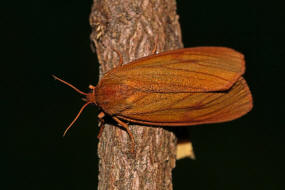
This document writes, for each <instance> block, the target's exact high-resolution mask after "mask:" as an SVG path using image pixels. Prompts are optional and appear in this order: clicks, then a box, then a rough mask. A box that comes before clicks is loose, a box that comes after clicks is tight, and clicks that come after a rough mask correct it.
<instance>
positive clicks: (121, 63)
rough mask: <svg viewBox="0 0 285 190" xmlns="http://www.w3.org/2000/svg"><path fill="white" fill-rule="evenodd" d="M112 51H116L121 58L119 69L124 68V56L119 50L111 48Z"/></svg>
mask: <svg viewBox="0 0 285 190" xmlns="http://www.w3.org/2000/svg"><path fill="white" fill-rule="evenodd" d="M111 49H112V50H114V51H115V52H116V53H117V54H118V56H119V58H120V61H119V64H118V67H120V66H122V65H123V56H122V54H121V53H120V52H119V51H118V50H116V49H114V48H111Z"/></svg>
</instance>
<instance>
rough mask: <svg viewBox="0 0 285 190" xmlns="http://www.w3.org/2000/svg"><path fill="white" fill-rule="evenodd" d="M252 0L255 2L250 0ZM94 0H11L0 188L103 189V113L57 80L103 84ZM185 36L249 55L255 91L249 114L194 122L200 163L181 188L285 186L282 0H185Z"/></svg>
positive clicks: (183, 175) (4, 21) (176, 180)
mask: <svg viewBox="0 0 285 190" xmlns="http://www.w3.org/2000/svg"><path fill="white" fill-rule="evenodd" d="M249 2H251V3H249ZM91 4H92V1H90V0H89V1H75V0H72V1H71V0H70V1H63V0H62V1H29V2H26V1H21V2H20V1H19V2H15V1H11V2H10V3H9V4H5V5H1V8H2V9H3V10H2V11H1V20H0V24H1V33H2V34H1V38H2V39H1V46H2V50H1V96H2V97H1V105H2V106H1V107H2V114H1V117H2V118H3V119H1V120H2V122H1V141H2V142H1V145H2V146H1V147H2V148H1V149H2V150H1V152H2V153H1V159H2V162H1V163H2V164H3V166H2V169H1V173H2V177H1V181H2V182H1V186H2V187H4V188H1V189H19V188H21V189H24V188H29V189H43V190H44V189H53V190H56V189H61V190H62V189H69V190H72V189H78V190H79V189H80V190H81V189H84V190H85V189H97V182H98V180H97V174H98V173H97V170H98V166H97V163H98V158H97V154H96V151H97V143H98V140H97V139H96V135H97V134H98V128H97V127H96V126H97V118H96V116H97V114H98V111H97V109H96V108H95V107H94V106H89V107H88V109H86V111H85V112H84V113H83V114H82V115H81V117H80V119H79V121H78V122H77V123H76V125H75V126H74V128H73V129H72V130H70V132H69V133H68V135H67V136H66V138H64V139H63V138H62V137H61V135H62V132H63V131H64V129H65V127H66V126H67V125H68V124H69V122H70V121H71V120H72V119H73V117H74V116H75V114H76V113H77V112H78V110H79V109H80V107H81V106H82V104H83V102H82V101H81V99H80V97H79V96H78V94H76V93H75V92H73V91H72V90H71V89H69V88H67V87H65V86H63V85H62V84H59V83H58V82H56V81H54V80H53V78H52V77H51V74H56V75H58V76H59V77H62V78H64V79H65V80H67V81H70V82H72V83H73V84H74V85H75V86H77V87H79V88H80V89H82V90H84V91H86V90H87V89H88V85H89V84H97V81H98V62H97V58H96V55H95V54H92V52H91V50H90V41H89V35H90V32H91V30H90V27H89V20H88V19H89V13H90V9H91ZM177 4H178V14H179V15H180V21H181V28H182V33H183V42H184V45H185V47H191V46H205V45H208V46H210V45H211V46H213V45H217V46H227V47H232V48H234V49H236V50H238V51H240V52H242V53H244V54H245V56H246V62H247V71H246V74H245V78H246V80H247V82H248V84H249V86H250V89H251V91H252V94H253V98H254V108H253V110H252V111H251V112H250V113H249V114H248V115H246V116H244V117H242V118H240V119H238V120H235V121H232V122H227V123H223V124H213V125H204V126H197V127H191V129H190V130H189V132H190V133H191V136H192V140H193V144H194V148H195V153H196V156H197V160H195V161H192V160H188V159H184V160H180V161H177V163H176V168H175V169H174V171H173V184H174V189H190V188H191V189H202V190H204V189H205V190H212V189H219V190H223V189H231V190H240V189H243V190H252V189H259V190H262V189H264V190H265V189H266V190H267V189H272V190H279V189H280V190H281V189H284V185H283V183H284V167H283V164H284V156H283V151H284V146H283V145H284V142H283V138H284V120H283V118H282V117H283V114H282V112H281V110H282V108H283V105H282V103H283V102H284V95H283V94H284V93H283V92H282V89H283V88H284V83H283V82H284V79H283V73H284V72H283V67H282V65H283V64H284V53H285V48H284V43H282V41H281V39H282V37H283V35H284V34H285V33H284V28H283V25H284V18H282V17H283V16H284V10H283V6H281V4H277V3H275V2H273V1H271V2H266V3H265V2H264V3H262V2H258V3H254V2H253V1H247V2H245V3H243V2H242V1H228V2H217V1H206V2H205V1H199V2H198V1H182V0H178V3H177Z"/></svg>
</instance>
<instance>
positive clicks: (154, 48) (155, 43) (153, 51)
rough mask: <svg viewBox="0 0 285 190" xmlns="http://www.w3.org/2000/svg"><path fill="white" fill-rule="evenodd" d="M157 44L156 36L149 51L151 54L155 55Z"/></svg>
mask: <svg viewBox="0 0 285 190" xmlns="http://www.w3.org/2000/svg"><path fill="white" fill-rule="evenodd" d="M157 43H158V35H157V36H156V37H155V41H154V47H153V49H152V51H151V54H152V55H153V54H156V50H157Z"/></svg>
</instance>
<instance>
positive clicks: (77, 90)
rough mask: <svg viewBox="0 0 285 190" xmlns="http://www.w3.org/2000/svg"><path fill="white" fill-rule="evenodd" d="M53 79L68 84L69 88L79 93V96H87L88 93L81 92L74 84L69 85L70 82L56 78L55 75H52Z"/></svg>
mask: <svg viewBox="0 0 285 190" xmlns="http://www.w3.org/2000/svg"><path fill="white" fill-rule="evenodd" d="M52 77H53V78H54V79H55V80H58V81H60V82H62V83H63V84H66V85H67V86H69V87H71V88H73V89H74V90H75V91H76V92H78V93H79V94H82V95H85V96H87V94H88V93H85V92H82V91H81V90H79V89H78V88H76V87H75V86H73V85H72V84H70V83H68V82H66V81H64V80H62V79H60V78H58V77H57V76H55V75H52Z"/></svg>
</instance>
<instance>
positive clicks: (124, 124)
mask: <svg viewBox="0 0 285 190" xmlns="http://www.w3.org/2000/svg"><path fill="white" fill-rule="evenodd" d="M113 119H114V120H115V121H116V122H117V123H118V124H120V125H121V126H122V127H123V128H124V129H126V130H127V132H128V134H129V136H130V138H131V141H132V153H134V152H135V139H134V136H133V134H132V132H131V131H130V129H129V125H128V124H126V123H124V122H123V121H121V120H120V119H119V118H117V117H116V116H113Z"/></svg>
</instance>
